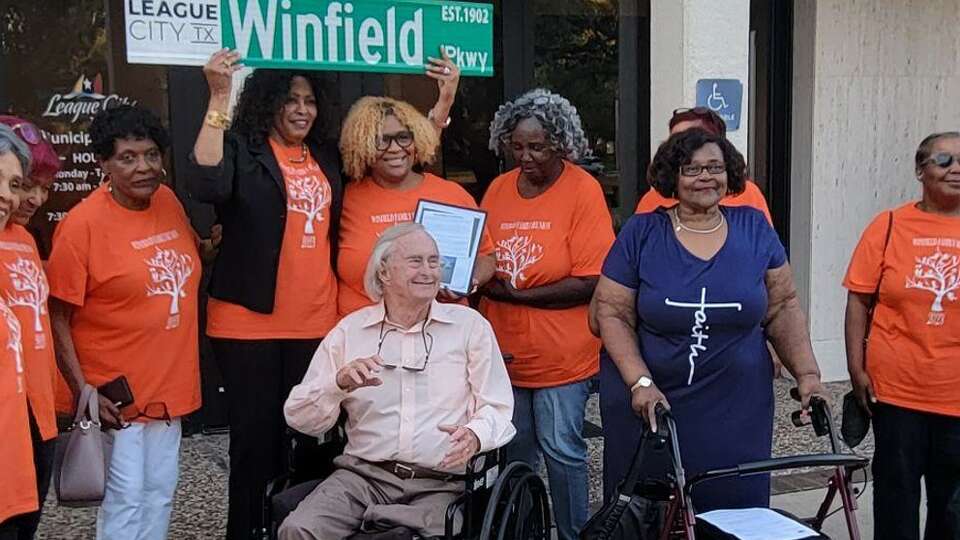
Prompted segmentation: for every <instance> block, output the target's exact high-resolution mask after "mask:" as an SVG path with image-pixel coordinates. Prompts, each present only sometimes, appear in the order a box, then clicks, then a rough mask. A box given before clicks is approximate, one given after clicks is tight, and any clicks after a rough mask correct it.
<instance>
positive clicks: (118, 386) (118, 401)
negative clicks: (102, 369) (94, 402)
mask: <svg viewBox="0 0 960 540" xmlns="http://www.w3.org/2000/svg"><path fill="white" fill-rule="evenodd" d="M97 392H99V393H100V395H101V396H104V397H105V398H107V399H109V400H110V401H111V402H112V403H113V404H114V405H116V406H117V407H119V408H123V407H126V406H127V405H130V404H131V403H133V391H132V390H130V384H129V383H128V382H127V377H126V375H120V376H119V377H117V378H116V379H114V380H112V381H110V382H108V383H104V384H102V385H100V386H99V387H97Z"/></svg>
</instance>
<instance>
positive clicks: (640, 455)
mask: <svg viewBox="0 0 960 540" xmlns="http://www.w3.org/2000/svg"><path fill="white" fill-rule="evenodd" d="M665 429H667V426H666V425H660V427H659V430H658V433H654V432H652V431H650V430H649V428H648V429H647V430H646V431H645V432H644V433H643V436H642V437H640V444H639V445H638V446H637V450H636V452H634V454H633V463H631V464H630V471H629V472H627V477H626V478H625V479H624V480H623V484H621V485H620V491H621V493H624V494H627V495H630V494H633V493H634V492H635V491H636V488H637V483H638V482H639V481H640V474H641V473H642V472H643V464H644V461H645V460H644V457H646V451H647V450H648V448H649V446H650V445H652V444H654V441H655V439H659V441H657V442H659V443H660V444H667V439H666V437H664V436H663V435H662V434H661V433H663V430H665Z"/></svg>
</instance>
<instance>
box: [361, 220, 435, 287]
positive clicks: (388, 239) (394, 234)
mask: <svg viewBox="0 0 960 540" xmlns="http://www.w3.org/2000/svg"><path fill="white" fill-rule="evenodd" d="M415 232H423V233H426V234H427V236H430V233H428V232H427V229H425V228H424V227H423V225H421V224H419V223H400V224H398V225H394V226H393V227H390V228H389V229H387V230H386V231H384V232H383V234H382V235H380V238H379V239H378V240H377V244H376V245H375V246H373V253H371V254H370V260H368V261H367V271H366V272H364V273H363V288H364V290H366V291H367V296H369V297H370V299H371V300H373V301H374V302H379V301H380V300H381V299H382V298H383V282H382V281H380V270H381V269H382V268H383V264H384V263H385V262H386V261H387V257H389V256H390V254H391V253H393V245H394V244H395V243H396V242H397V240H399V239H401V238H403V237H404V236H407V235H408V234H413V233H415ZM431 238H432V236H431Z"/></svg>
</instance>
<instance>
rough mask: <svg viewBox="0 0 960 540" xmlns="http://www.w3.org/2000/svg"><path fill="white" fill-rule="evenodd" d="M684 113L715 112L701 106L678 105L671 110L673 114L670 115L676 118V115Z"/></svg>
mask: <svg viewBox="0 0 960 540" xmlns="http://www.w3.org/2000/svg"><path fill="white" fill-rule="evenodd" d="M685 114H689V115H691V116H711V115H712V114H715V113H714V112H713V111H712V110H710V109H709V108H707V107H703V106H697V107H679V108H677V109H674V110H673V114H672V115H671V116H673V117H674V118H676V117H677V116H681V115H685Z"/></svg>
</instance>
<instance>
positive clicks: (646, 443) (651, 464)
mask: <svg viewBox="0 0 960 540" xmlns="http://www.w3.org/2000/svg"><path fill="white" fill-rule="evenodd" d="M666 429H667V428H666V425H665V423H664V424H660V429H659V430H658V433H653V432H651V431H649V430H647V431H646V433H644V436H643V437H642V438H641V439H640V445H639V446H638V447H637V450H636V452H635V453H634V456H633V463H632V464H631V465H630V471H629V472H628V473H627V477H626V478H625V479H624V480H623V482H620V484H619V485H618V486H617V492H616V493H615V494H614V497H613V498H612V499H611V500H610V501H609V502H607V503H606V504H605V505H603V507H602V508H601V509H600V510H599V511H597V513H596V514H594V515H593V517H591V518H590V520H589V521H587V524H586V525H585V526H584V528H583V531H581V532H580V538H581V539H582V540H654V539H656V538H659V536H660V530H661V529H662V528H663V525H664V520H665V519H666V513H667V507H668V505H669V502H668V500H667V497H668V496H669V494H670V490H671V489H672V483H671V480H670V478H669V472H668V471H669V470H670V469H669V464H670V463H672V461H671V459H670V451H671V450H670V440H669V438H668V437H667V436H666V435H665V433H666ZM641 474H643V475H644V478H643V479H642V480H641V478H640V476H641Z"/></svg>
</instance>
